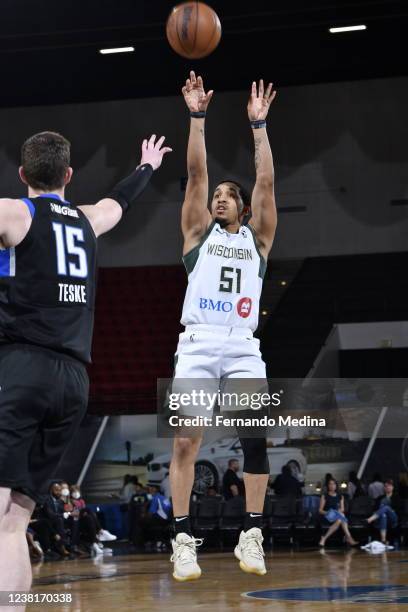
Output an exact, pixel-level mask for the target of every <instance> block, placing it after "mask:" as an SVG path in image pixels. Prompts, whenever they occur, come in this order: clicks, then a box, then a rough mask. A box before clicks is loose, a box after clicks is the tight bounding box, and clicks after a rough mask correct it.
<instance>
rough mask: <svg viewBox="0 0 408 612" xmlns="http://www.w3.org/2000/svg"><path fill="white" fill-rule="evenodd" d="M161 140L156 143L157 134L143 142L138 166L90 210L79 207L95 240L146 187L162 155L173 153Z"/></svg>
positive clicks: (117, 221)
mask: <svg viewBox="0 0 408 612" xmlns="http://www.w3.org/2000/svg"><path fill="white" fill-rule="evenodd" d="M163 142H164V136H162V137H161V138H159V140H158V141H157V142H156V134H153V135H152V136H150V138H149V139H145V140H144V141H143V144H142V157H141V160H140V164H139V166H137V168H136V169H135V170H134V172H132V174H130V175H129V176H128V177H126V178H125V179H123V180H121V181H119V183H117V185H115V187H114V188H113V189H112V191H111V192H110V193H109V194H108V195H107V197H106V198H103V199H102V200H100V201H99V202H97V204H95V205H93V206H79V207H78V208H80V209H81V210H82V212H83V213H84V214H85V215H86V216H87V217H88V219H89V222H90V223H91V225H92V228H93V230H94V232H95V234H96V236H100V235H101V234H105V233H106V232H109V230H111V229H112V228H113V227H115V225H116V224H117V223H119V221H120V219H121V218H122V214H123V212H124V211H126V210H127V209H128V208H129V206H130V205H131V204H132V203H133V202H134V201H135V200H136V199H137V198H138V197H139V196H140V194H141V193H143V191H144V190H145V188H146V187H147V185H148V183H149V181H150V178H151V176H152V174H153V172H154V171H155V170H157V169H158V168H159V167H160V166H161V163H162V160H163V155H165V154H166V153H169V152H170V151H172V149H170V147H163Z"/></svg>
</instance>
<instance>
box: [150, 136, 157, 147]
mask: <svg viewBox="0 0 408 612" xmlns="http://www.w3.org/2000/svg"><path fill="white" fill-rule="evenodd" d="M155 140H156V134H152V135H151V136H150V138H149V142H148V148H149V149H153V147H154V141H155Z"/></svg>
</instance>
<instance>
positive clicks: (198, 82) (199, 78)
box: [197, 76, 204, 88]
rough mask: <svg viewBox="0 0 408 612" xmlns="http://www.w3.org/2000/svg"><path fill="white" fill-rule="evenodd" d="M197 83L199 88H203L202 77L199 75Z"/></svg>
mask: <svg viewBox="0 0 408 612" xmlns="http://www.w3.org/2000/svg"><path fill="white" fill-rule="evenodd" d="M197 85H198V86H199V87H200V88H203V87H204V85H203V79H202V78H201V77H200V76H199V77H197Z"/></svg>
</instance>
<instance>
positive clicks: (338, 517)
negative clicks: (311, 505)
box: [324, 508, 348, 523]
mask: <svg viewBox="0 0 408 612" xmlns="http://www.w3.org/2000/svg"><path fill="white" fill-rule="evenodd" d="M324 518H325V519H326V520H327V521H329V523H334V521H341V522H342V523H348V520H347V519H346V517H345V516H344V514H342V513H341V512H339V511H338V510H334V509H333V508H330V510H328V511H327V512H326V514H325V515H324Z"/></svg>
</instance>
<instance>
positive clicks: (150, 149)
mask: <svg viewBox="0 0 408 612" xmlns="http://www.w3.org/2000/svg"><path fill="white" fill-rule="evenodd" d="M164 138H165V137H164V136H161V138H159V140H158V141H157V142H155V140H156V134H152V136H150V138H149V139H147V138H145V140H144V141H143V143H142V159H141V161H140V165H142V164H150V165H151V166H152V168H153V170H157V168H160V166H161V163H162V160H163V155H165V154H166V153H170V152H171V151H173V149H171V148H170V147H163V148H162V144H163V142H164Z"/></svg>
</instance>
